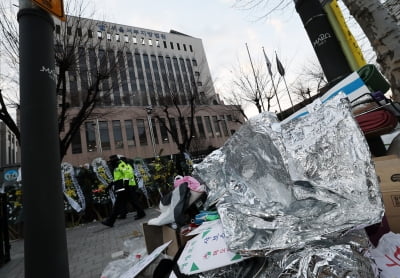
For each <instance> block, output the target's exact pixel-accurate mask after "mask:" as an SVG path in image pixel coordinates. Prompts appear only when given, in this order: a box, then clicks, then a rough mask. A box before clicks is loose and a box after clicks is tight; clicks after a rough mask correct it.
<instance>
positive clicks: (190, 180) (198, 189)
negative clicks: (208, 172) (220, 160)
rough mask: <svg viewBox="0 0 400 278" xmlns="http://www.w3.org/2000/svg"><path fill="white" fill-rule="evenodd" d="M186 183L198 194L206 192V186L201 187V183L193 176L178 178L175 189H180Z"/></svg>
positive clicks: (176, 178) (175, 181)
mask: <svg viewBox="0 0 400 278" xmlns="http://www.w3.org/2000/svg"><path fill="white" fill-rule="evenodd" d="M185 182H187V183H188V187H189V189H190V190H192V191H196V192H204V186H201V185H200V183H199V182H198V181H197V180H196V179H195V178H193V177H191V176H184V177H182V176H176V177H175V180H174V187H178V186H180V185H181V184H182V183H185Z"/></svg>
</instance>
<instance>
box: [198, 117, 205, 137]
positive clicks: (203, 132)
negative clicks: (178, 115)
mask: <svg viewBox="0 0 400 278" xmlns="http://www.w3.org/2000/svg"><path fill="white" fill-rule="evenodd" d="M196 121H197V128H198V129H199V135H200V138H206V131H205V130H204V125H203V119H202V118H201V116H196Z"/></svg>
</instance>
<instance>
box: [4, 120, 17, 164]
mask: <svg viewBox="0 0 400 278" xmlns="http://www.w3.org/2000/svg"><path fill="white" fill-rule="evenodd" d="M19 156H20V155H19V146H18V142H17V139H16V137H15V135H14V133H12V132H11V130H10V129H9V128H8V127H7V126H6V124H5V123H3V122H0V167H1V168H2V167H5V166H9V165H15V164H19V163H20V157H19Z"/></svg>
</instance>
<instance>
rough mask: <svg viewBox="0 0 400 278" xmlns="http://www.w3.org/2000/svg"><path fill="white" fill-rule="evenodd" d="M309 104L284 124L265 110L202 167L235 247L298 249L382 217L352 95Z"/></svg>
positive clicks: (260, 251) (250, 251) (246, 250)
mask: <svg viewBox="0 0 400 278" xmlns="http://www.w3.org/2000/svg"><path fill="white" fill-rule="evenodd" d="M308 110H309V114H307V115H306V116H303V117H300V118H297V119H295V120H292V121H290V122H289V123H285V124H280V122H279V121H278V120H277V118H276V116H275V114H272V113H262V114H259V115H258V116H256V117H254V118H252V119H250V120H249V121H248V122H246V123H245V124H244V125H243V126H242V128H241V129H240V130H239V131H237V132H236V133H235V134H234V135H233V136H232V137H231V138H230V139H229V140H228V141H227V142H226V143H225V144H224V146H222V147H221V148H220V149H218V150H216V151H214V152H213V153H212V154H210V155H209V156H207V157H206V158H205V160H204V161H203V162H201V163H200V164H197V165H195V171H194V176H195V177H196V178H198V179H199V180H201V181H202V182H203V183H204V184H205V185H206V186H207V187H208V198H207V203H206V207H210V206H211V205H213V204H216V207H217V209H218V212H219V214H220V217H221V220H222V223H223V227H224V231H225V234H226V235H227V238H226V243H227V245H228V247H229V248H230V249H231V250H233V251H236V252H240V253H241V254H243V255H250V256H252V255H261V256H264V255H268V254H269V253H271V252H274V251H277V250H283V249H291V250H298V249H300V248H303V247H305V246H306V245H307V244H309V243H312V242H315V241H318V240H321V239H326V238H330V237H331V235H332V233H335V232H343V231H346V230H349V229H353V228H361V227H364V226H367V225H370V224H373V223H377V222H379V221H380V220H381V218H382V216H383V212H384V209H383V204H382V199H381V194H380V190H379V184H378V180H377V176H376V173H375V170H374V166H373V164H372V160H371V154H370V152H369V148H368V145H367V142H366V140H365V137H364V136H363V134H362V132H361V130H360V129H359V127H358V125H357V123H356V121H355V120H354V119H353V117H352V114H351V111H350V106H349V103H348V101H347V99H345V98H344V96H343V95H342V94H339V95H338V96H336V97H335V98H333V99H331V100H329V101H328V102H326V103H324V104H322V103H320V102H318V101H316V102H314V103H313V104H312V105H310V106H309V107H308Z"/></svg>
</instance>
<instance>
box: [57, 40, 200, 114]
mask: <svg viewBox="0 0 400 278" xmlns="http://www.w3.org/2000/svg"><path fill="white" fill-rule="evenodd" d="M56 51H60V52H61V51H62V47H61V46H56ZM77 55H78V60H79V67H78V68H77V69H76V70H75V71H73V70H71V71H69V72H68V76H69V82H68V86H69V88H67V89H68V90H69V92H70V93H71V100H70V101H71V106H73V107H77V106H81V105H82V98H84V97H85V92H86V91H87V90H88V88H89V87H90V86H91V84H89V83H90V82H95V80H96V77H97V73H98V72H99V71H103V72H104V71H105V72H107V69H112V68H113V69H115V70H112V71H111V78H108V79H104V80H102V82H101V89H102V90H103V91H105V92H110V93H107V94H104V97H103V99H102V100H103V103H102V105H103V106H112V105H114V106H122V105H125V106H131V105H138V106H146V105H150V104H152V105H157V104H158V103H157V100H158V99H159V98H160V97H161V96H166V95H170V93H175V95H177V96H178V98H177V99H178V103H179V104H187V103H188V101H189V96H190V95H191V94H194V95H198V87H201V86H202V85H203V84H202V82H201V81H198V79H199V77H200V72H199V71H197V70H196V67H197V61H196V59H193V58H192V59H190V58H186V59H184V58H182V57H179V58H178V57H175V56H173V57H172V58H171V57H169V56H162V55H158V56H156V55H154V54H152V55H148V54H147V53H143V54H141V53H131V52H122V51H117V52H116V53H115V51H114V50H112V49H109V50H104V49H98V50H96V49H94V48H89V49H85V48H83V47H80V48H79V49H78V53H77ZM79 91H81V92H82V93H81V95H80V94H79ZM176 92H178V93H176ZM203 94H204V93H203ZM199 95H200V96H202V94H201V93H200V94H199Z"/></svg>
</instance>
